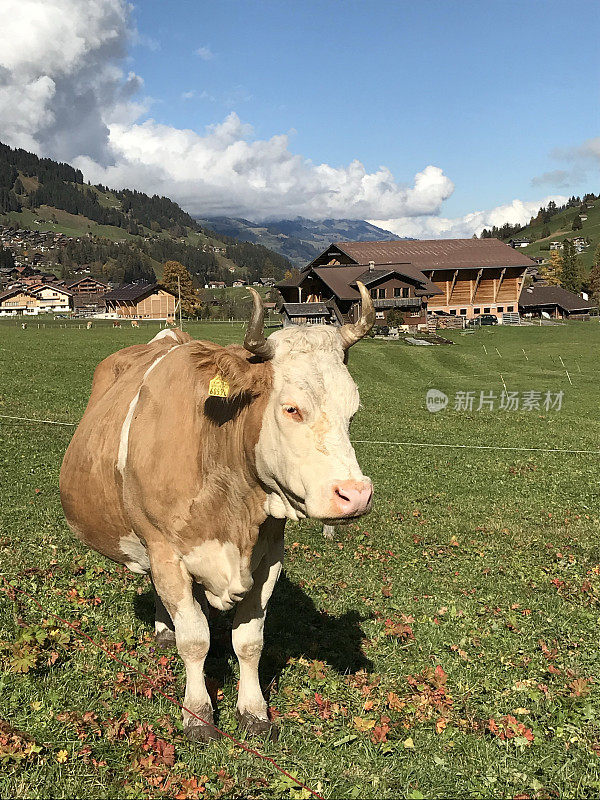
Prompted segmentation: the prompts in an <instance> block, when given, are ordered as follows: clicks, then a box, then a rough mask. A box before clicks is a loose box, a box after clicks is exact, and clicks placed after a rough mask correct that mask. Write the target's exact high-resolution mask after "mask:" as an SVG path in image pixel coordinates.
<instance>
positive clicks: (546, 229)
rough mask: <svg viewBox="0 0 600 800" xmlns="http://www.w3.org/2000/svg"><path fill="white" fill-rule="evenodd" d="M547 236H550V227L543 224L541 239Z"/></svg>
mask: <svg viewBox="0 0 600 800" xmlns="http://www.w3.org/2000/svg"><path fill="white" fill-rule="evenodd" d="M548 236H550V228H549V227H548V226H547V225H544V227H543V228H542V239H545V238H546V237H548Z"/></svg>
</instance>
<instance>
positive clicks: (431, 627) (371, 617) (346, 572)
mask: <svg viewBox="0 0 600 800" xmlns="http://www.w3.org/2000/svg"><path fill="white" fill-rule="evenodd" d="M189 330H190V332H191V333H192V335H194V336H196V337H197V338H210V339H212V340H213V341H218V342H221V343H227V342H230V341H241V338H242V328H241V326H239V325H236V326H231V325H227V324H220V323H212V324H198V325H194V326H190V328H189ZM154 331H155V328H152V326H151V325H148V326H145V327H142V328H141V329H139V330H137V329H131V328H123V329H121V330H114V329H112V327H110V326H109V325H104V326H101V325H97V326H95V327H94V328H93V329H92V330H91V331H85V330H82V329H80V328H78V327H77V323H62V325H61V323H60V322H56V323H47V325H46V327H45V328H40V329H38V328H37V327H36V323H35V322H30V324H29V327H28V329H27V330H26V331H23V330H21V329H20V328H19V327H18V326H17V325H16V324H15V323H14V321H2V322H0V414H8V415H15V416H28V417H40V418H49V419H55V420H62V421H74V420H77V419H78V418H79V417H80V415H81V414H82V412H83V409H84V408H85V404H86V401H87V397H88V393H89V387H90V381H91V376H92V372H93V369H94V366H95V365H96V364H97V363H98V361H99V360H100V359H101V358H103V357H104V356H106V355H108V354H109V353H111V352H113V351H114V350H116V349H118V348H119V347H122V346H125V345H129V344H133V343H138V342H143V341H147V340H148V339H149V338H150V336H151V335H152V333H153V332H154ZM449 335H450V336H452V337H453V338H454V339H455V342H456V344H455V345H454V346H443V347H431V348H425V347H422V348H417V347H410V346H408V345H406V344H404V343H398V342H383V341H379V340H371V341H363V342H361V343H360V344H358V345H357V346H356V347H354V348H353V350H352V352H351V357H350V369H351V371H352V373H353V374H354V376H355V378H356V380H357V382H358V384H359V388H360V390H361V399H362V405H363V409H362V411H361V412H360V413H359V414H358V415H357V418H356V420H355V422H354V423H353V428H352V438H353V439H355V440H371V441H372V440H386V441H390V442H421V443H422V442H432V443H447V444H484V445H498V446H505V447H509V446H510V447H533V448H535V447H548V448H563V449H571V450H598V449H600V447H599V444H598V443H599V441H600V420H599V415H598V408H599V405H600V386H599V384H598V380H597V364H598V358H599V355H600V326H599V325H598V323H597V322H596V321H591V322H587V323H571V324H568V325H565V326H562V327H554V328H546V327H542V328H539V327H528V328H521V329H512V328H502V327H498V328H495V329H491V328H490V329H482V330H480V331H478V332H477V333H476V334H474V335H471V336H462V335H460V334H458V333H450V334H449ZM484 348H485V349H484ZM523 350H524V351H525V352H523ZM561 358H562V360H563V362H564V364H565V366H566V369H568V371H569V374H570V376H571V380H572V384H573V385H571V384H570V383H569V381H568V379H567V375H566V373H565V368H564V367H563V365H562V363H561V361H560V359H561ZM501 375H502V378H503V380H504V381H505V383H506V385H507V387H508V389H509V390H520V391H525V390H539V391H546V390H550V391H552V392H558V391H561V390H562V391H564V393H565V394H564V401H563V407H562V410H561V411H552V412H547V413H545V412H536V411H533V412H526V411H515V412H500V411H495V412H490V411H479V412H478V411H472V412H470V413H468V412H458V411H453V410H452V399H453V397H454V394H455V392H457V391H459V390H463V391H464V390H472V391H476V392H477V393H478V392H479V391H480V390H484V391H486V392H489V391H494V392H496V393H499V392H500V391H501V389H502V378H501V377H500V376H501ZM429 388H437V389H440V390H442V391H445V392H446V393H447V394H448V395H449V396H450V398H451V402H450V404H449V408H448V409H446V410H445V411H441V412H439V413H437V414H430V413H428V412H427V410H426V408H425V394H426V392H427V390H428V389H429ZM70 435H71V430H70V429H69V428H61V427H53V426H47V425H41V424H40V425H36V424H26V423H18V422H9V421H4V420H2V419H0V436H1V437H2V446H1V448H0V475H1V476H2V478H1V486H2V492H1V494H0V573H1V574H2V575H4V576H5V577H7V578H11V579H15V580H16V582H17V583H18V584H19V585H20V586H21V587H23V588H24V589H26V590H28V591H30V592H32V593H33V594H34V595H35V596H36V597H37V598H38V599H39V601H40V602H41V603H42V604H43V605H44V607H45V608H46V609H48V610H51V611H54V612H55V613H57V614H60V615H61V616H65V617H67V618H69V619H71V620H78V621H79V623H80V624H81V629H82V630H83V631H85V632H86V633H89V634H90V635H92V636H96V637H97V638H100V639H101V640H103V641H104V642H105V643H106V644H107V646H109V647H114V646H115V645H117V644H118V643H120V642H125V645H124V647H123V650H122V651H120V655H122V656H123V657H124V658H126V659H127V660H130V661H131V662H132V663H134V664H136V665H139V666H140V667H141V668H142V669H144V670H147V671H148V672H150V673H152V674H157V673H158V674H159V675H160V680H161V685H163V686H165V687H167V690H169V691H171V690H172V691H174V692H176V693H177V695H178V696H179V697H180V698H181V697H182V696H183V669H182V665H181V663H180V661H179V659H178V658H177V657H173V658H171V656H170V654H169V655H168V657H167V660H166V661H162V662H161V661H159V660H158V659H159V658H160V655H161V654H159V653H154V652H153V650H152V639H151V608H150V596H149V592H148V583H147V581H146V580H145V579H142V578H140V577H136V576H133V575H131V574H126V572H125V571H124V570H123V569H121V568H117V567H116V566H115V565H113V564H111V563H109V562H107V561H105V560H104V559H102V558H101V557H100V556H98V555H96V554H95V553H93V552H91V551H88V550H86V549H85V548H84V547H83V546H82V545H80V544H78V543H77V542H75V541H74V540H73V538H72V536H71V534H70V533H69V531H68V529H67V527H66V524H65V522H64V519H63V516H62V512H61V508H60V502H59V497H58V489H57V483H58V471H59V468H60V462H61V459H62V455H63V453H64V450H65V448H66V446H67V444H68V441H69V438H70ZM356 450H357V454H358V457H359V460H360V463H361V466H362V467H363V470H364V472H365V474H368V475H371V476H372V478H373V481H374V484H375V490H376V505H375V508H374V510H373V512H372V513H371V515H370V516H368V517H366V518H364V520H362V521H361V522H360V524H355V525H352V526H350V527H347V528H344V527H340V528H338V529H337V531H336V536H335V539H334V540H333V541H329V540H326V539H324V538H323V536H322V533H321V530H320V528H319V526H318V525H317V524H316V523H313V522H303V523H301V524H288V528H287V550H286V566H285V574H284V576H283V577H282V580H281V581H280V583H279V585H278V587H277V589H276V592H275V594H274V597H273V599H272V602H271V605H270V610H269V614H268V619H267V626H266V645H265V651H264V655H263V662H262V669H261V675H262V680H263V682H264V684H265V687H267V686H270V698H269V703H270V705H271V707H272V708H274V709H276V711H277V712H278V713H279V715H280V716H279V721H280V724H281V729H282V731H281V736H280V739H279V741H278V742H277V743H276V744H273V743H265V742H259V743H258V746H259V747H260V749H261V750H262V751H263V752H264V753H266V754H268V755H269V756H271V757H273V758H274V759H275V760H276V761H277V762H278V763H279V764H280V765H281V766H282V767H284V768H285V769H287V770H289V771H291V772H293V773H294V774H296V775H298V776H299V777H300V778H301V779H302V780H303V781H305V782H306V783H307V784H308V785H309V786H311V787H312V788H314V789H317V790H318V791H319V792H320V793H322V794H323V795H324V796H325V797H328V798H330V797H331V798H338V797H366V798H379V797H408V798H415V799H416V798H420V797H428V798H429V797H436V798H441V797H474V798H475V797H479V798H487V797H507V798H508V797H515V796H516V795H521V796H527V797H530V798H534V797H535V798H552V797H581V798H583V797H595V796H597V795H598V793H599V791H600V758H599V753H600V703H599V700H600V680H599V678H598V676H599V675H600V653H599V649H598V622H599V617H600V599H599V593H600V544H599V542H600V537H599V528H600V523H599V514H598V504H597V498H598V474H599V466H600V456H598V455H589V454H587V455H586V454H580V455H576V454H565V453H542V452H515V451H486V450H463V449H453V448H424V447H409V446H398V445H393V444H392V445H380V444H357V445H356ZM44 619H47V615H43V614H42V613H41V612H40V611H39V610H38V609H37V608H36V607H35V606H34V605H33V604H32V603H31V602H30V601H29V600H21V601H19V602H18V603H15V602H12V601H11V600H9V599H8V598H7V597H6V595H4V594H3V593H0V640H2V643H3V644H2V650H1V651H0V656H1V658H2V660H3V666H4V671H3V672H0V675H1V677H0V708H1V709H2V711H1V712H0V716H1V717H2V718H3V719H4V720H5V721H7V722H8V723H9V724H10V725H11V726H12V727H13V728H14V729H16V730H17V731H19V732H20V733H21V734H23V735H25V734H26V735H28V736H29V737H31V738H32V740H34V741H35V743H36V747H33V748H32V747H31V746H30V747H28V746H27V744H26V743H24V740H23V739H18V738H16V739H12V740H11V743H9V744H10V746H8V745H7V744H6V741H5V740H6V734H5V736H4V740H3V738H2V736H3V734H2V731H3V728H2V726H0V762H1V763H2V769H0V796H2V797H12V796H14V797H35V798H44V797H48V796H52V797H73V796H77V797H81V796H85V797H90V798H92V797H149V796H151V797H160V796H175V795H177V794H179V796H181V797H185V796H189V797H194V796H201V793H200V792H198V791H197V784H194V783H193V782H190V781H191V780H192V779H196V780H197V781H198V782H199V783H201V784H204V786H205V788H206V791H205V793H204V795H203V796H208V797H213V796H223V797H239V796H245V797H247V796H249V797H301V796H304V795H302V793H301V791H300V790H297V789H296V788H294V787H293V785H291V784H290V783H289V781H288V780H287V779H284V778H283V776H281V775H280V774H279V773H277V772H276V771H275V770H274V769H273V768H272V767H271V766H270V765H269V764H266V763H264V762H261V761H259V760H258V759H256V758H254V757H252V756H251V755H249V754H246V753H243V752H241V751H239V750H238V749H237V748H236V747H235V746H234V745H233V744H232V743H230V742H227V741H222V742H218V743H215V744H211V745H209V746H206V747H199V746H192V745H190V744H188V743H187V742H186V741H185V740H184V739H183V737H182V735H181V725H180V722H179V713H178V710H177V709H175V708H174V707H173V706H172V705H170V704H169V703H168V702H167V701H166V700H164V699H162V698H160V696H158V697H157V696H152V697H148V696H146V694H147V693H146V694H145V693H144V690H145V688H147V687H145V686H144V685H143V682H141V681H139V680H134V676H133V675H132V674H130V673H128V672H127V671H126V670H124V669H123V668H122V667H120V666H119V665H117V664H115V663H114V662H111V661H110V660H109V659H108V658H107V657H106V656H105V655H103V654H102V653H100V652H98V651H96V650H95V649H94V648H92V647H91V645H89V644H86V643H84V644H81V643H80V642H79V641H78V640H77V639H76V637H75V636H74V635H73V634H70V636H69V638H64V637H63V638H64V641H62V642H61V641H60V639H59V637H58V633H57V632H56V631H55V630H54V629H53V628H52V627H49V623H44V622H43V620H44ZM44 625H46V627H44ZM230 626H231V619H230V616H229V615H218V616H217V617H216V618H215V620H214V621H213V644H212V649H211V653H210V656H209V660H208V666H207V672H208V675H209V678H210V685H211V690H213V691H219V692H220V697H221V699H219V701H218V707H219V713H220V717H219V724H220V725H221V726H222V727H223V728H224V730H226V731H228V732H230V733H232V734H233V735H239V732H238V730H237V728H236V725H235V722H234V717H233V714H234V707H235V698H236V691H235V685H236V680H237V664H236V661H235V658H234V657H233V654H232V650H231V644H230V636H229V633H230ZM99 628H100V631H99V630H98V629H99ZM32 637H37V638H33V639H32ZM28 640H31V641H28ZM53 654H56V655H53ZM33 662H35V663H33ZM32 664H33V666H32ZM28 666H29V667H30V668H29V669H28V670H27V671H25V672H19V671H18V670H19V669H27V667H28ZM436 667H441V670H440V669H438V670H437V673H436V672H435V668H436ZM86 712H90V714H91V716H88V717H87V718H86V721H84V722H81V720H80V717H81V715H83V714H84V713H86ZM122 715H127V716H126V719H125V718H123V717H122ZM509 715H510V716H512V717H514V719H515V722H512V721H511V720H508V721H507V717H508V716H509ZM115 720H120V721H118V722H115ZM490 720H493V722H492V723H491V724H490ZM111 721H112V722H111ZM507 724H508V725H509V726H510V725H511V724H512V730H509V733H508V738H506V737H505V738H502V737H501V736H500V734H502V732H503V731H504V730H505V729H506V725H507ZM520 725H522V726H523V727H519V726H520ZM149 726H153V732H154V734H155V735H156V736H158V737H159V739H163V740H165V741H166V742H167V744H172V745H174V748H175V751H174V756H173V757H172V758H171V757H170V756H168V755H167V757H164V752H165V751H164V750H161V748H160V746H159V745H157V744H156V743H155V742H153V739H152V736H151V735H150V733H151V731H150V728H149ZM490 728H491V730H490ZM5 730H6V729H5ZM532 738H533V741H530V740H531V739H532ZM3 744H4V749H3ZM144 748H147V749H144ZM161 753H162V754H163V755H161ZM149 756H152V758H153V759H154V761H152V759H150V760H149ZM173 761H174V763H173V764H172V766H167V765H168V764H171V762H173ZM165 762H166V763H165ZM168 776H170V778H171V784H168V783H167V782H166V779H167V777H168ZM185 781H188V783H185Z"/></svg>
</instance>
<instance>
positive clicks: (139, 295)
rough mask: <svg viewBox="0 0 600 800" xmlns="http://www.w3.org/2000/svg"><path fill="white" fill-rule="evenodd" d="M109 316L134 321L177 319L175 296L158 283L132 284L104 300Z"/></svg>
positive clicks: (107, 295)
mask: <svg viewBox="0 0 600 800" xmlns="http://www.w3.org/2000/svg"><path fill="white" fill-rule="evenodd" d="M102 299H103V302H104V305H105V308H106V311H107V313H108V314H116V316H118V317H129V318H133V319H164V320H166V321H167V322H169V321H171V320H173V319H174V318H175V294H174V293H173V292H172V291H171V290H170V289H165V287H164V286H161V285H160V284H158V283H146V284H144V283H132V284H129V285H127V286H121V287H120V288H119V289H113V290H112V291H111V292H107V294H105V295H104V297H103V298H102Z"/></svg>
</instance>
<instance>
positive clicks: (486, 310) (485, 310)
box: [483, 308, 492, 314]
mask: <svg viewBox="0 0 600 800" xmlns="http://www.w3.org/2000/svg"><path fill="white" fill-rule="evenodd" d="M491 310H492V309H491V308H484V309H483V313H484V314H489V313H490V311H491Z"/></svg>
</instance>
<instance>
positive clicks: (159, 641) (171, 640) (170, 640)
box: [154, 628, 175, 650]
mask: <svg viewBox="0 0 600 800" xmlns="http://www.w3.org/2000/svg"><path fill="white" fill-rule="evenodd" d="M154 641H155V642H156V646H157V647H160V648H161V649H162V650H168V649H169V648H171V647H175V631H172V630H171V629H170V628H164V629H163V630H162V631H158V633H156V634H155V635H154Z"/></svg>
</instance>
